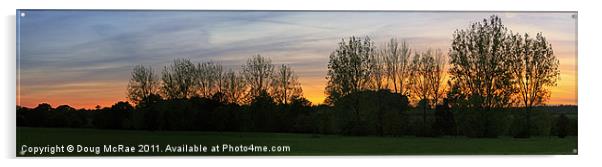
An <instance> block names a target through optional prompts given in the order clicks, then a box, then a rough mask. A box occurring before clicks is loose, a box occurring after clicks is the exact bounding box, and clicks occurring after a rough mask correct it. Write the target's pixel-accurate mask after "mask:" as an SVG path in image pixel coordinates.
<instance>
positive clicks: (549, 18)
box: [17, 10, 577, 108]
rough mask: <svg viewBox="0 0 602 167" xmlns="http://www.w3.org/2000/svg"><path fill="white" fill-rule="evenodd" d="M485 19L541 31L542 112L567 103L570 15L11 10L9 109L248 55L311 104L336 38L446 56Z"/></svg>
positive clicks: (570, 98) (103, 97)
mask: <svg viewBox="0 0 602 167" xmlns="http://www.w3.org/2000/svg"><path fill="white" fill-rule="evenodd" d="M493 14H495V15H498V16H500V17H501V19H502V22H503V24H504V25H505V26H506V27H508V28H509V29H510V30H512V32H514V33H528V34H530V35H532V36H534V35H535V34H536V33H539V32H542V33H543V35H544V36H545V37H546V38H547V40H548V41H549V42H550V43H551V44H552V47H553V50H554V54H555V56H556V57H557V58H558V59H559V60H560V73H561V75H560V80H559V81H558V84H557V86H556V87H553V88H552V89H551V92H552V94H551V97H550V99H549V101H548V102H547V104H577V48H576V47H577V39H576V35H577V34H576V33H577V30H576V21H577V20H576V17H574V16H573V15H575V14H576V13H569V12H560V13H554V12H392V11H380V12H375V11H371V12H350V11H339V12H316V11H86V10H20V11H18V13H17V33H18V35H17V68H18V69H17V77H18V78H17V105H20V106H26V107H35V106H37V104H39V103H43V102H45V103H49V104H52V105H53V106H55V107H56V106H58V105H62V104H66V105H70V106H72V107H75V108H94V107H95V106H96V105H100V106H110V105H112V104H114V103H116V102H117V101H125V100H127V98H126V92H127V91H126V88H127V83H128V81H129V78H130V73H131V70H132V68H133V67H134V66H135V65H140V64H141V65H145V66H151V67H152V68H153V69H154V70H155V73H160V72H161V71H160V70H161V69H163V66H166V65H168V64H170V63H172V62H173V60H174V59H177V58H186V59H190V60H192V61H193V62H203V61H214V62H217V63H220V64H222V65H223V66H224V68H226V69H233V70H240V68H241V65H243V64H244V63H245V61H246V60H247V59H248V58H249V57H250V56H253V55H256V54H260V55H262V56H265V57H269V58H270V59H271V60H272V63H273V64H276V65H278V64H287V65H290V66H291V68H292V69H293V70H294V71H295V72H296V73H297V75H298V76H299V81H300V83H301V85H302V88H303V93H304V96H305V97H306V98H308V99H309V100H310V101H311V102H312V103H314V104H320V103H322V102H323V100H324V98H325V95H324V87H325V85H326V83H327V80H326V78H325V77H326V72H327V70H328V68H327V64H328V57H329V55H330V53H331V52H333V51H334V50H335V49H336V48H337V44H338V42H340V41H341V39H343V38H348V37H350V36H362V37H363V36H368V37H370V38H372V39H373V40H374V41H375V42H376V44H377V47H378V46H383V45H384V43H385V42H387V41H388V40H389V39H390V38H397V39H399V40H405V41H406V42H407V43H408V44H409V45H410V47H411V48H412V50H415V51H421V50H426V49H428V48H431V49H440V50H441V51H443V52H444V53H447V52H448V51H449V47H450V44H451V38H452V34H453V32H454V31H455V30H457V29H465V28H468V27H469V26H470V24H471V23H473V22H477V21H480V20H482V19H484V18H488V17H489V16H490V15H493Z"/></svg>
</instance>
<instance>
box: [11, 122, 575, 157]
mask: <svg viewBox="0 0 602 167" xmlns="http://www.w3.org/2000/svg"><path fill="white" fill-rule="evenodd" d="M16 142H17V156H140V155H142V156H156V155H491V154H496V155H497V154H576V152H574V151H576V149H577V137H567V138H564V139H561V138H558V137H535V138H530V139H514V138H509V137H500V138H495V139H475V138H465V137H457V138H456V137H442V138H418V137H352V136H338V135H312V134H290V133H250V132H150V131H126V130H95V129H60V128H24V127H20V128H17V140H16ZM120 144H121V145H126V146H134V147H135V148H136V149H137V150H136V152H134V153H123V152H122V153H115V152H104V148H103V147H104V145H112V146H115V145H120ZM140 144H148V145H151V148H152V145H159V150H160V151H155V152H137V151H139V148H140V147H139V146H138V145H140ZM168 144H169V145H171V146H174V145H176V146H177V145H182V144H188V145H193V144H196V145H198V144H201V145H203V146H207V147H208V152H201V153H198V152H193V153H190V152H184V153H173V152H164V151H163V150H164V149H165V147H166V146H167V145H168ZM223 144H230V145H232V146H238V145H250V144H253V145H266V146H269V148H271V146H279V145H282V146H290V151H289V152H246V153H241V152H238V153H237V152H221V150H220V152H211V146H214V145H219V146H222V145H223ZM23 145H27V146H29V147H32V146H55V145H63V146H64V147H65V150H66V147H67V146H68V145H74V146H76V145H82V146H90V147H99V148H100V151H101V152H100V154H96V153H89V152H88V153H76V152H71V153H65V152H63V153H58V152H57V153H55V154H53V155H51V154H44V155H33V154H32V153H24V154H22V153H21V150H22V148H23ZM269 148H268V149H269ZM220 149H221V148H220ZM149 150H150V151H152V150H151V149H149Z"/></svg>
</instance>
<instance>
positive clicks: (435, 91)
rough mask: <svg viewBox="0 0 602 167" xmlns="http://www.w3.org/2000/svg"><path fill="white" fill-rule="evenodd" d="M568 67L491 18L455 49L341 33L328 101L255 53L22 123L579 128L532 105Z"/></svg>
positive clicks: (385, 132) (425, 130)
mask: <svg viewBox="0 0 602 167" xmlns="http://www.w3.org/2000/svg"><path fill="white" fill-rule="evenodd" d="M558 65H559V61H558V59H556V57H555V56H554V54H553V50H552V46H551V44H549V43H548V41H547V40H546V38H545V37H544V36H543V35H542V34H541V33H538V34H537V35H536V36H535V37H534V38H533V37H531V36H529V34H518V33H513V32H512V31H511V30H509V29H508V28H506V27H505V26H504V25H503V24H502V22H501V19H500V18H499V17H497V16H495V15H493V16H491V17H489V18H488V19H483V20H482V21H480V22H475V23H472V24H471V25H470V26H469V27H468V28H466V29H459V30H456V31H455V32H454V33H453V36H452V43H451V47H450V49H449V51H448V53H447V54H444V53H443V52H442V51H441V50H434V49H426V50H422V51H418V50H413V49H412V48H411V47H410V44H409V43H407V42H406V41H402V40H398V39H395V38H392V39H390V40H389V41H388V42H386V43H384V45H383V46H382V47H378V46H377V45H376V44H375V42H374V41H373V40H372V39H371V38H370V37H363V38H362V37H355V36H352V37H349V38H348V39H342V40H341V41H340V42H339V44H338V47H337V48H336V49H335V50H334V51H333V52H332V53H331V54H330V57H329V62H328V72H327V76H326V79H327V80H328V84H327V86H326V88H325V93H326V95H327V97H326V100H325V103H324V104H322V105H312V104H311V103H310V102H309V101H308V100H307V99H305V98H304V97H303V93H302V88H301V84H300V83H299V82H298V76H297V75H296V74H295V72H294V71H293V70H292V68H291V67H290V66H289V65H284V64H283V65H279V66H277V67H276V65H274V64H272V62H271V60H270V59H269V58H267V57H263V56H261V55H255V56H252V57H250V58H249V59H248V60H247V61H246V64H244V65H242V66H241V70H240V71H234V70H232V69H229V70H227V71H226V70H224V68H223V66H222V65H221V64H219V63H215V62H212V61H208V62H198V63H193V62H191V61H190V60H189V59H176V60H174V61H173V63H172V64H170V65H168V66H165V67H164V68H163V70H162V71H161V74H160V75H157V74H155V71H154V70H153V69H152V68H151V67H146V66H143V65H138V66H136V67H134V69H133V71H132V75H131V79H130V82H129V84H128V87H127V97H128V100H129V101H130V102H132V104H130V103H128V102H118V103H116V104H115V105H113V106H112V107H106V108H97V109H96V110H93V111H95V112H70V111H76V110H75V109H72V108H69V107H68V106H59V107H57V108H56V109H53V108H52V107H50V105H48V104H40V105H39V106H38V107H36V108H33V109H29V108H24V107H18V108H17V111H18V112H17V113H18V114H17V117H18V120H17V123H18V125H22V126H58V127H63V126H67V127H95V128H112V129H146V130H203V131H262V132H301V133H326V134H344V135H381V136H403V135H415V136H441V135H464V136H468V137H497V136H500V135H506V136H514V137H529V136H532V135H558V136H562V137H564V136H566V135H576V115H575V117H574V118H569V117H571V115H572V114H573V113H570V112H569V113H565V112H562V113H559V114H558V113H550V112H535V111H533V108H534V107H536V106H538V105H541V104H544V103H545V101H546V100H547V99H548V98H549V96H550V91H549V88H550V87H552V86H555V85H556V82H557V80H558V78H559V70H558ZM50 111H67V112H50ZM77 111H79V110H77ZM86 111H87V110H86ZM433 111H434V112H433ZM50 113H54V114H55V115H61V116H51V118H55V117H57V118H56V119H59V118H62V119H63V121H62V124H60V125H54V124H55V123H57V121H49V120H45V121H42V120H41V119H44V118H50V117H49V116H45V115H44V114H50ZM57 113H58V114H57ZM51 115H52V114H51ZM75 120H79V121H75ZM73 121H75V122H73ZM59 122H61V121H59ZM66 122H67V123H66ZM68 122H71V123H68ZM49 124H52V125H49Z"/></svg>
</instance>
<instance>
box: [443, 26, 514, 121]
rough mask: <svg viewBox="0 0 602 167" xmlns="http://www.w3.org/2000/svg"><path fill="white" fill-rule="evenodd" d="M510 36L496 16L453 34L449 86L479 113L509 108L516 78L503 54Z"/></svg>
mask: <svg viewBox="0 0 602 167" xmlns="http://www.w3.org/2000/svg"><path fill="white" fill-rule="evenodd" d="M507 34H508V33H507V29H506V27H505V26H504V25H503V24H502V21H501V19H500V18H499V17H497V16H495V15H493V16H491V17H490V18H489V19H483V21H482V22H476V23H473V24H472V25H471V26H470V27H469V28H468V29H463V30H456V31H455V32H454V34H453V40H452V44H451V49H450V51H449V57H450V64H451V66H450V69H449V74H450V80H451V82H450V83H451V84H453V85H456V86H457V87H458V89H460V91H459V92H460V93H462V94H465V95H466V96H467V98H469V100H470V102H471V105H472V106H473V107H474V108H476V109H478V110H487V111H489V110H491V109H493V108H498V107H507V106H509V105H510V102H511V101H510V100H511V96H512V94H513V90H512V84H511V81H512V79H513V77H512V75H511V71H512V69H511V66H510V64H509V63H507V62H508V61H509V60H510V59H508V57H507V56H506V55H505V53H506V52H505V50H504V49H505V48H504V41H505V39H506V36H507Z"/></svg>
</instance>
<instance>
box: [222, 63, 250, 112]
mask: <svg viewBox="0 0 602 167" xmlns="http://www.w3.org/2000/svg"><path fill="white" fill-rule="evenodd" d="M222 80H223V81H222V83H223V84H222V87H223V88H222V91H223V93H224V95H225V96H226V99H227V101H228V102H229V103H237V104H241V103H243V98H244V97H245V94H246V93H247V92H246V90H247V84H246V81H245V78H244V77H243V76H242V75H240V74H238V73H236V72H234V71H232V70H230V71H228V72H226V74H224V76H223V79H222Z"/></svg>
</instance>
